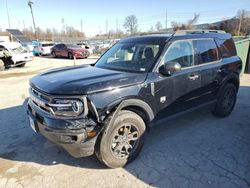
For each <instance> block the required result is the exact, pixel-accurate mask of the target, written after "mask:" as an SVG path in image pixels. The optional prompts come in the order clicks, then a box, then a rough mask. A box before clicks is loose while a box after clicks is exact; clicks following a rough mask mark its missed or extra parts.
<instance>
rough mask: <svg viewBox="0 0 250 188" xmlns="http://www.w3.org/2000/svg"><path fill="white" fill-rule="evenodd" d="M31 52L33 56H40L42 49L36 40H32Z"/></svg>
mask: <svg viewBox="0 0 250 188" xmlns="http://www.w3.org/2000/svg"><path fill="white" fill-rule="evenodd" d="M32 46H33V49H32V52H33V55H34V56H41V55H42V50H41V43H40V42H37V41H32Z"/></svg>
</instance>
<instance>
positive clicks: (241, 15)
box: [238, 11, 243, 36]
mask: <svg viewBox="0 0 250 188" xmlns="http://www.w3.org/2000/svg"><path fill="white" fill-rule="evenodd" d="M242 17H243V12H242V11H240V21H239V29H238V36H240V29H241V22H242Z"/></svg>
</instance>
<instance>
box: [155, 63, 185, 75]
mask: <svg viewBox="0 0 250 188" xmlns="http://www.w3.org/2000/svg"><path fill="white" fill-rule="evenodd" d="M179 71H181V65H180V64H179V63H178V62H164V64H163V65H162V66H160V68H159V72H160V73H161V74H162V75H164V76H171V75H172V74H174V73H176V72H179Z"/></svg>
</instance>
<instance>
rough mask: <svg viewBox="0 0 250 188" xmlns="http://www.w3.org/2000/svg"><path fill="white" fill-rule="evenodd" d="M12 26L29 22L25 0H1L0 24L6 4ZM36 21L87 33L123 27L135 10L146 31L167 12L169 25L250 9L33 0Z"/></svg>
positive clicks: (241, 4)
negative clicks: (196, 16)
mask: <svg viewBox="0 0 250 188" xmlns="http://www.w3.org/2000/svg"><path fill="white" fill-rule="evenodd" d="M6 2H7V5H8V9H9V15H10V25H11V28H18V29H23V28H24V27H26V28H28V27H31V26H32V19H31V14H30V9H29V7H28V5H27V2H28V1H27V0H0V27H1V29H2V30H5V29H6V28H8V27H9V26H8V17H7V6H6ZM33 2H34V4H33V9H34V16H35V21H36V25H37V26H39V27H40V28H41V29H43V30H45V29H47V28H51V29H52V28H56V29H57V30H58V31H61V30H62V25H63V24H62V18H64V24H65V25H67V26H73V27H75V28H76V29H78V30H81V20H82V23H83V25H82V29H83V31H84V32H85V33H86V34H87V36H93V35H95V34H98V33H105V32H106V25H108V30H110V29H113V30H116V29H117V28H118V29H121V30H124V28H123V23H124V19H125V17H126V16H128V15H131V14H134V15H136V16H137V18H138V24H139V30H140V31H148V30H149V29H150V28H151V26H153V27H155V24H156V22H158V21H160V22H161V23H162V26H163V27H165V20H166V12H167V18H168V19H167V22H168V27H170V26H171V22H172V21H177V22H185V21H187V20H189V19H192V17H193V15H194V13H199V14H200V18H199V21H198V23H211V22H215V21H219V20H222V19H227V18H231V17H233V16H235V15H236V13H237V11H238V10H239V9H247V10H250V0H209V1H203V0H187V1H185V0H183V1H180V0H179V1H178V0H174V1H173V0H171V1H170V0H155V1H153V0H150V1H149V0H148V1H146V0H144V1H142V0H134V1H133V0H116V1H114V0H110V1H108V0H103V1H100V0H99V1H97V0H88V1H83V0H82V1H80V0H78V1H77V0H51V1H49V0H33Z"/></svg>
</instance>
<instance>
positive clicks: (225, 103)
mask: <svg viewBox="0 0 250 188" xmlns="http://www.w3.org/2000/svg"><path fill="white" fill-rule="evenodd" d="M236 98H237V89H236V87H235V85H234V84H231V83H229V84H227V85H225V86H224V88H223V89H222V91H221V92H220V93H219V95H218V97H217V102H216V104H215V106H214V109H213V111H212V112H213V114H214V115H216V116H218V117H226V116H229V115H230V114H231V112H232V111H233V109H234V106H235V103H236Z"/></svg>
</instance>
